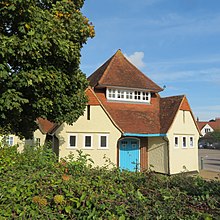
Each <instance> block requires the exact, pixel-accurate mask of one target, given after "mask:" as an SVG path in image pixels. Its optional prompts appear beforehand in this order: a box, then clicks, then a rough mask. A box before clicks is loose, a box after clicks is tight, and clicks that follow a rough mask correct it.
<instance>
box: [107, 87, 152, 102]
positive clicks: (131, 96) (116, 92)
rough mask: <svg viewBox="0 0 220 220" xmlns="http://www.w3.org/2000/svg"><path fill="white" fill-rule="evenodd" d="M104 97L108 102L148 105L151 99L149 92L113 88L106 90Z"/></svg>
mask: <svg viewBox="0 0 220 220" xmlns="http://www.w3.org/2000/svg"><path fill="white" fill-rule="evenodd" d="M106 96H107V99H108V100H115V101H128V102H144V103H150V98H151V94H150V92H145V91H139V90H127V89H126V90H125V89H115V88H107V90H106Z"/></svg>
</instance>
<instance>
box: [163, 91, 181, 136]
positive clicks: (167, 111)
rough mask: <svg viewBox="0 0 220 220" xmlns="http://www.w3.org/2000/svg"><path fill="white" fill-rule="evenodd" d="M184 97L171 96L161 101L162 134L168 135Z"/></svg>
mask: <svg viewBox="0 0 220 220" xmlns="http://www.w3.org/2000/svg"><path fill="white" fill-rule="evenodd" d="M183 98H184V96H183V95H181V96H171V97H165V98H161V99H160V123H161V133H167V131H168V130H169V128H170V126H171V125H172V123H173V120H174V118H175V116H176V113H177V111H178V109H179V108H180V105H181V102H182V100H183Z"/></svg>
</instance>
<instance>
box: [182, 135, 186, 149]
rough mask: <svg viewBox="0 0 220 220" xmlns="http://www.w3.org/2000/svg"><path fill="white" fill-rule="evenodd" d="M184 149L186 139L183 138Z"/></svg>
mask: <svg viewBox="0 0 220 220" xmlns="http://www.w3.org/2000/svg"><path fill="white" fill-rule="evenodd" d="M183 147H186V137H183Z"/></svg>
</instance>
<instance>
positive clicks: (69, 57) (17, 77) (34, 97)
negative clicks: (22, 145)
mask: <svg viewBox="0 0 220 220" xmlns="http://www.w3.org/2000/svg"><path fill="white" fill-rule="evenodd" d="M83 3H84V1H83V0H56V1H54V0H2V1H1V2H0V15H1V16H0V42H1V44H0V130H4V131H8V132H10V133H14V134H18V135H23V136H26V137H29V136H31V134H32V131H33V130H35V128H36V124H35V120H36V118H38V117H43V118H47V119H48V120H50V121H53V122H57V123H61V122H67V123H69V124H71V123H73V122H74V121H75V120H76V119H77V118H78V117H79V116H80V115H82V114H83V111H84V108H85V103H86V96H85V94H84V91H85V89H86V87H87V80H86V76H85V74H83V73H82V72H81V71H80V69H79V64H80V50H81V48H82V46H83V44H85V43H86V41H87V39H88V38H89V37H94V26H93V25H92V24H91V23H90V22H89V20H88V19H87V18H86V17H85V16H83V14H82V13H81V12H80V9H81V8H82V6H83Z"/></svg>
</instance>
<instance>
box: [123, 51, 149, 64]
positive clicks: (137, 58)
mask: <svg viewBox="0 0 220 220" xmlns="http://www.w3.org/2000/svg"><path fill="white" fill-rule="evenodd" d="M125 57H126V58H127V59H128V60H129V61H130V62H131V63H133V64H134V65H135V66H136V67H137V68H143V67H145V63H144V61H143V58H144V52H134V53H133V54H131V55H130V56H128V55H127V54H125Z"/></svg>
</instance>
